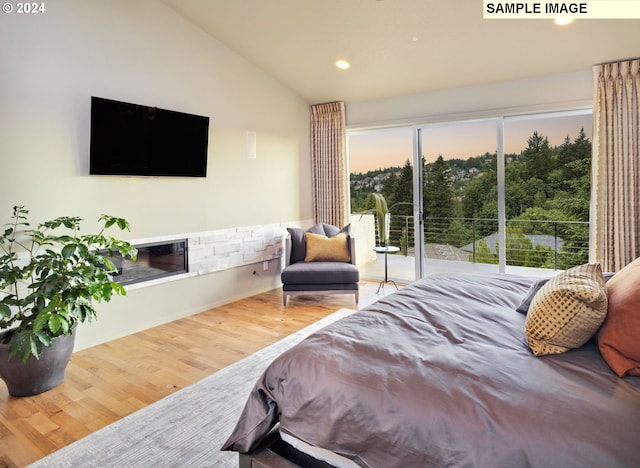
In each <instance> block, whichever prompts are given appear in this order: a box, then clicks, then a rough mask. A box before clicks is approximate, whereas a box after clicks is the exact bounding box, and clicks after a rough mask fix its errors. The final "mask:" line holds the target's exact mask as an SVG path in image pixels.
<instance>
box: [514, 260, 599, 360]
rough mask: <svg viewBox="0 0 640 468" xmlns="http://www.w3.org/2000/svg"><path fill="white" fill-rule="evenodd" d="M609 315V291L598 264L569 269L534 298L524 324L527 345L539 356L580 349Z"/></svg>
mask: <svg viewBox="0 0 640 468" xmlns="http://www.w3.org/2000/svg"><path fill="white" fill-rule="evenodd" d="M606 315H607V288H606V286H605V282H604V277H603V275H602V267H601V266H600V264H599V263H589V264H585V265H580V266H577V267H574V268H570V269H569V270H567V271H564V272H562V273H560V274H559V275H557V276H555V277H554V278H551V279H550V280H549V281H548V282H547V283H546V284H545V285H544V286H543V287H542V288H541V289H540V290H539V291H538V293H537V294H536V295H535V297H534V298H533V301H532V302H531V307H530V308H529V313H528V314H527V320H526V321H525V326H524V327H525V336H526V338H527V343H528V344H529V347H530V348H531V351H533V354H534V355H536V356H543V355H545V354H558V353H563V352H565V351H568V350H570V349H572V348H579V347H580V346H582V345H583V344H585V343H586V342H587V341H588V340H589V339H590V338H591V337H592V336H593V335H594V334H595V333H596V331H598V328H599V327H600V325H602V322H603V321H604V319H605V317H606Z"/></svg>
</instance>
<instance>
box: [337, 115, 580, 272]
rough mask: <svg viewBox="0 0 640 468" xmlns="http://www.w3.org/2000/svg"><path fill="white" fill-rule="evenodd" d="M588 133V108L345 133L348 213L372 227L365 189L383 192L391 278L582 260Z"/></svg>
mask: <svg viewBox="0 0 640 468" xmlns="http://www.w3.org/2000/svg"><path fill="white" fill-rule="evenodd" d="M590 138H591V112H590V110H581V111H571V112H556V113H548V114H537V115H526V116H517V117H504V118H502V117H501V118H496V119H483V120H474V121H461V122H448V123H438V124H430V125H421V126H417V127H400V128H390V129H382V130H380V129H377V130H371V131H366V132H351V133H350V134H349V140H348V141H349V145H348V147H349V160H350V166H351V167H350V172H351V177H350V190H351V211H352V213H354V216H355V217H352V220H355V221H356V222H358V221H361V220H365V221H368V222H369V223H370V224H369V225H370V226H371V228H370V229H371V230H377V229H379V226H378V222H377V220H376V217H375V216H374V215H373V214H372V213H373V205H372V204H371V199H370V194H372V193H379V194H381V195H382V196H383V197H384V199H385V200H386V202H387V204H388V208H389V213H390V223H389V225H390V229H389V244H390V245H392V246H395V247H398V248H399V252H398V253H397V254H396V255H394V256H393V258H392V259H391V261H390V262H389V270H388V272H389V276H390V278H391V279H394V280H396V281H404V282H407V281H411V280H413V279H416V278H419V277H421V276H425V275H428V274H433V273H443V272H478V273H485V272H507V273H523V274H528V273H531V271H532V270H530V269H531V268H534V269H546V270H555V269H564V268H567V267H569V266H572V265H577V264H580V263H584V262H585V261H586V258H587V251H588V208H589V176H590V167H591V166H590V164H591V160H590V157H591V142H590ZM357 213H365V214H359V215H358V214H357ZM371 238H372V239H373V240H372V241H370V243H373V245H375V243H378V242H379V241H380V237H379V232H378V231H376V234H375V235H372V236H371ZM373 245H372V246H373ZM372 246H371V247H372ZM366 250H367V252H366V253H365V257H366V256H370V260H371V262H370V263H369V265H370V266H371V269H370V270H369V268H364V270H363V276H364V277H367V276H369V277H375V278H379V277H380V276H381V274H382V273H381V271H382V270H381V268H382V259H381V257H380V256H377V257H376V256H375V253H372V252H369V250H371V251H372V248H370V247H367V248H366ZM389 257H391V256H389ZM388 260H389V259H388ZM375 265H377V272H376V270H375V268H374V266H375ZM537 271H539V270H537ZM368 272H370V273H371V274H368Z"/></svg>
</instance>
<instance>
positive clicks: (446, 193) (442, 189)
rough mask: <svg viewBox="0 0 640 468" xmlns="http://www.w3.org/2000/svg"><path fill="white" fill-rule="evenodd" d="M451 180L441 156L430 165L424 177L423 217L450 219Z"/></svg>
mask: <svg viewBox="0 0 640 468" xmlns="http://www.w3.org/2000/svg"><path fill="white" fill-rule="evenodd" d="M452 187H453V179H452V178H451V169H450V168H449V165H448V164H447V163H446V161H445V160H444V159H443V158H442V155H440V156H438V159H436V160H435V162H434V163H433V164H431V167H430V170H429V172H427V174H426V175H425V184H424V215H425V216H426V217H431V218H451V217H453V215H454V209H453V190H452Z"/></svg>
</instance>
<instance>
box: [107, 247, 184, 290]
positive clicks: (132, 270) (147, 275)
mask: <svg viewBox="0 0 640 468" xmlns="http://www.w3.org/2000/svg"><path fill="white" fill-rule="evenodd" d="M135 247H136V248H137V249H138V259H137V260H136V261H135V262H134V261H132V260H131V259H129V258H122V256H121V255H120V254H115V255H114V256H113V257H112V258H111V260H112V261H113V263H114V264H115V265H116V268H117V269H118V272H117V273H114V274H113V279H114V280H115V281H117V282H118V283H120V284H122V285H123V286H126V285H129V284H135V283H141V282H143V281H150V280H155V279H158V278H164V277H167V276H173V275H178V274H181V273H187V272H188V271H189V262H188V256H187V240H186V239H180V240H176V241H171V242H158V243H152V244H141V245H136V246H135Z"/></svg>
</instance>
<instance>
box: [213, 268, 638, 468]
mask: <svg viewBox="0 0 640 468" xmlns="http://www.w3.org/2000/svg"><path fill="white" fill-rule="evenodd" d="M533 287H538V288H540V286H539V285H537V286H536V281H535V280H534V279H532V278H526V277H516V276H508V275H499V274H495V275H485V276H474V275H435V276H431V277H428V278H425V279H423V280H419V281H417V282H415V283H413V284H411V285H409V286H407V287H405V288H403V289H401V290H400V291H399V292H397V293H394V294H392V295H390V296H388V297H386V298H383V299H381V300H379V301H378V302H376V303H374V304H372V305H370V306H368V307H366V308H364V309H362V310H360V311H358V312H356V313H354V314H352V315H350V316H348V317H345V318H343V319H341V320H339V321H337V322H335V323H333V324H331V325H329V326H328V327H326V328H324V329H322V330H320V331H318V332H316V333H314V334H313V335H311V336H309V337H308V338H307V339H305V340H304V341H303V342H301V343H300V344H298V345H296V346H294V347H293V348H291V349H289V350H288V351H286V352H285V353H283V354H282V355H281V356H280V357H278V358H277V359H276V360H275V361H274V362H273V363H271V364H270V365H269V367H268V368H267V369H266V371H265V372H264V374H263V375H262V376H261V377H260V379H259V380H258V381H257V383H256V385H255V387H254V389H253V391H252V392H251V394H250V396H249V398H248V401H247V403H246V406H245V408H244V410H243V413H242V415H241V416H240V419H239V421H238V423H237V426H236V428H235V430H234V431H233V433H232V434H231V435H230V436H229V439H228V440H227V442H226V443H225V444H224V446H223V447H222V449H223V450H233V451H237V452H240V453H241V466H311V464H312V463H311V462H308V460H310V459H309V458H303V459H302V460H307V461H302V462H296V463H295V464H287V463H289V462H287V461H286V460H285V459H287V458H289V459H293V460H295V457H296V456H301V457H306V456H308V455H306V454H311V455H312V456H313V460H316V459H321V460H324V461H323V462H322V463H321V464H320V465H318V466H362V467H385V468H391V467H415V466H417V467H431V466H434V467H440V466H455V467H463V466H464V467H572V466H575V467H588V466H594V467H604V466H606V467H623V466H637V464H638V463H639V460H640V430H639V426H640V377H637V376H630V375H627V376H625V377H624V378H620V377H619V376H617V375H616V374H615V373H614V372H612V370H611V368H610V367H609V365H608V364H607V362H605V360H603V358H602V355H601V353H600V351H599V348H598V344H597V343H596V341H595V339H590V340H588V341H587V342H586V343H585V344H584V345H582V346H580V347H578V348H577V349H572V350H569V351H567V352H563V353H559V354H551V355H544V356H539V357H537V356H534V355H533V353H532V350H531V348H530V346H529V344H528V342H527V338H526V337H525V334H524V328H525V321H526V320H527V315H526V310H525V311H524V312H525V313H524V314H523V313H518V312H517V311H516V308H518V306H519V305H520V306H521V305H522V302H523V300H524V298H525V297H526V296H527V294H528V293H531V291H532V288H533ZM534 292H535V291H534ZM292 453H293V454H294V455H292V456H291V457H289V455H288V454H292ZM242 454H248V455H242ZM265 454H266V458H262V459H261V458H260V456H265ZM252 460H253V462H252ZM259 460H263V461H259ZM264 460H269V461H266V462H265V461H264ZM326 462H328V463H329V464H328V465H327V464H326ZM281 463H282V464H281Z"/></svg>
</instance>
